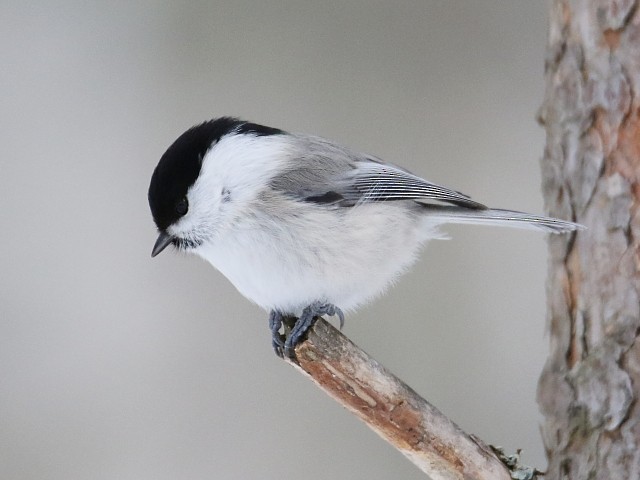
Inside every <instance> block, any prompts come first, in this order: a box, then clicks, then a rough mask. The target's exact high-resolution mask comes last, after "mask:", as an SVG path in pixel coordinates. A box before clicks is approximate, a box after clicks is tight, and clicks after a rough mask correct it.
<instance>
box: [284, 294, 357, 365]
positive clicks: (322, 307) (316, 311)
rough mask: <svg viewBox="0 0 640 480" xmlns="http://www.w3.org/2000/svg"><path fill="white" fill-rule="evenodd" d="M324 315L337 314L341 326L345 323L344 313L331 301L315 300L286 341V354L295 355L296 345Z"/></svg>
mask: <svg viewBox="0 0 640 480" xmlns="http://www.w3.org/2000/svg"><path fill="white" fill-rule="evenodd" d="M323 315H330V316H334V315H337V316H338V318H339V319H340V328H342V326H343V325H344V314H343V313H342V310H340V309H339V308H338V307H336V306H335V305H332V304H330V303H322V302H314V303H312V304H311V305H309V306H308V307H307V308H305V309H304V310H303V311H302V315H300V318H298V320H296V323H295V324H294V326H293V328H292V329H291V332H289V336H288V337H287V339H286V340H285V342H284V347H283V351H284V355H286V356H287V357H289V358H293V357H295V350H294V349H295V347H296V345H298V343H300V342H301V341H302V337H304V335H305V334H306V333H307V330H309V328H311V327H312V326H313V324H314V323H315V321H316V320H317V319H318V318H320V317H321V316H323Z"/></svg>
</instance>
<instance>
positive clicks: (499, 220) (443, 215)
mask: <svg viewBox="0 0 640 480" xmlns="http://www.w3.org/2000/svg"><path fill="white" fill-rule="evenodd" d="M424 208H425V209H426V210H427V212H428V215H429V216H430V217H433V218H434V219H437V220H438V223H465V224H473V225H499V226H503V227H515V228H526V229H531V230H542V231H544V232H548V233H565V232H570V231H573V230H583V229H584V228H585V227H584V226H583V225H580V224H578V223H573V222H567V221H565V220H560V219H557V218H551V217H543V216H540V215H532V214H530V213H523V212H515V211H512V210H501V209H497V208H487V209H469V208H460V207H452V206H443V205H424Z"/></svg>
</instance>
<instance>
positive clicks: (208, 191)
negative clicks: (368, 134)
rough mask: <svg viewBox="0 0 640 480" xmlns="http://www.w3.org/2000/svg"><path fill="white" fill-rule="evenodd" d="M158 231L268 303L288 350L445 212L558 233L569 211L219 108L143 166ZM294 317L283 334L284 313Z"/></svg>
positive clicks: (365, 288) (356, 299)
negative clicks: (482, 197)
mask: <svg viewBox="0 0 640 480" xmlns="http://www.w3.org/2000/svg"><path fill="white" fill-rule="evenodd" d="M149 205H150V207H151V213H152V215H153V219H154V221H155V224H156V226H157V227H158V231H159V233H160V234H159V236H158V239H157V241H156V243H155V245H154V247H153V251H152V253H151V255H152V256H153V257H155V256H156V255H158V254H159V253H160V252H162V251H163V250H164V249H165V248H166V247H167V246H168V245H170V244H172V245H174V247H176V248H177V249H179V250H183V251H187V252H192V253H195V254H197V255H199V256H201V257H202V258H204V259H205V260H207V261H208V262H209V263H211V264H212V265H213V266H214V267H215V268H217V269H218V270H219V271H220V272H222V273H223V274H224V275H225V276H226V277H227V278H228V279H229V280H230V281H231V283H233V285H234V286H235V287H236V288H237V289H238V291H239V292H240V293H241V294H243V295H244V296H245V297H247V298H248V299H249V300H251V301H252V302H254V303H256V304H258V305H259V306H260V307H262V308H264V309H265V310H267V311H269V312H270V315H269V326H270V329H271V333H272V343H273V347H274V349H275V351H276V353H277V354H278V355H280V356H282V354H283V353H284V354H285V355H287V356H292V355H293V349H294V347H295V346H296V344H297V343H298V342H299V341H300V340H301V339H302V337H303V336H304V334H305V332H306V331H307V329H308V328H309V327H310V326H311V325H312V324H313V322H314V320H315V318H317V317H319V316H322V315H338V316H339V317H340V322H341V324H342V322H343V321H344V316H343V313H342V310H341V309H344V310H347V311H349V310H353V309H355V308H356V307H358V306H359V305H362V304H364V303H365V302H367V301H368V300H370V299H372V298H373V297H375V296H377V295H380V294H381V293H382V292H383V291H384V290H385V289H386V288H387V287H388V286H389V285H390V284H392V283H393V282H394V280H396V279H397V278H398V276H399V275H401V274H402V273H403V272H405V271H406V270H407V269H408V268H409V267H410V266H411V265H412V264H413V263H414V262H415V261H416V258H417V256H418V253H419V251H420V249H421V247H422V246H423V245H424V244H425V242H427V241H428V240H431V239H434V238H446V236H445V235H443V234H442V233H440V231H439V229H438V227H439V226H440V225H442V224H444V223H470V224H484V225H504V226H512V227H518V228H531V229H537V230H542V231H546V232H551V233H562V232H567V231H571V230H576V229H578V228H580V225H577V224H575V223H572V222H566V221H563V220H558V219H555V218H548V217H542V216H537V215H530V214H528V213H521V212H514V211H510V210H498V209H490V208H488V207H486V206H484V205H482V204H481V203H478V202H475V201H473V200H471V199H470V198H469V197H468V196H467V195H464V194H462V193H460V192H457V191H455V190H451V189H449V188H447V187H443V186H441V185H437V184H435V183H431V182H429V181H427V180H424V179H422V178H420V177H418V176H416V175H413V174H412V173H410V172H409V171H407V170H405V169H403V168H400V167H398V166H395V165H392V164H389V163H385V162H383V161H382V160H380V159H379V158H376V157H374V156H371V155H367V154H364V153H358V152H354V151H352V150H349V149H348V148H345V147H342V146H340V145H337V144H335V143H333V142H331V141H329V140H326V139H324V138H320V137H315V136H310V135H304V134H299V133H288V132H285V131H283V130H279V129H276V128H271V127H266V126H263V125H258V124H255V123H249V122H246V121H243V120H239V119H236V118H231V117H222V118H218V119H214V120H211V121H207V122H204V123H202V124H200V125H197V126H195V127H193V128H191V129H189V130H187V131H186V132H185V133H183V134H182V135H181V136H180V137H179V138H178V139H177V140H176V141H175V142H174V143H173V144H172V145H171V146H170V147H169V148H168V150H167V151H166V152H165V153H164V155H163V156H162V158H161V159H160V162H159V163H158V165H157V167H156V168H155V170H154V172H153V176H152V177H151V185H150V186H149ZM292 318H293V319H297V320H295V323H294V324H293V328H292V330H291V332H289V335H288V337H287V338H286V339H285V338H284V335H282V334H281V333H280V330H281V327H282V324H283V322H286V321H287V320H290V319H292Z"/></svg>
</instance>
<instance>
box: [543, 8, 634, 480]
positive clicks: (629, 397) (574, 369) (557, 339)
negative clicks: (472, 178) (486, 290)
mask: <svg viewBox="0 0 640 480" xmlns="http://www.w3.org/2000/svg"><path fill="white" fill-rule="evenodd" d="M638 3H639V2H638V0H636V1H633V0H610V1H605V0H553V2H552V4H551V14H550V30H549V44H548V46H547V58H546V66H545V71H546V73H545V75H546V94H545V98H544V102H543V105H542V107H541V110H540V115H539V116H540V122H541V123H542V124H543V125H544V127H545V130H546V133H547V145H546V149H545V152H544V158H543V160H542V173H543V190H544V194H545V199H546V203H547V207H548V209H549V211H550V213H551V214H552V215H554V216H559V217H561V218H567V219H573V220H575V221H577V222H579V223H582V224H584V225H585V226H587V228H588V230H585V231H580V232H578V233H577V234H576V235H574V236H573V237H572V238H569V237H568V236H557V237H553V238H552V239H551V240H550V242H551V243H550V251H551V255H550V265H549V279H548V302H549V306H548V318H549V332H550V341H551V352H550V356H549V359H548V361H547V363H546V365H545V367H544V371H543V373H542V376H541V378H540V383H539V385H538V403H539V405H540V408H541V410H542V413H543V414H544V417H545V419H544V423H543V426H542V435H543V439H544V444H545V447H546V450H547V455H548V460H549V466H548V476H547V477H546V478H548V479H550V480H554V479H561V478H562V479H576V480H577V479H581V480H584V479H612V480H613V479H640V402H638V399H639V398H640V342H638V335H639V332H640V304H639V299H640V295H639V287H640V283H639V279H640V274H639V272H638V270H639V269H638V267H639V265H640V251H639V250H638V245H639V240H640V210H639V208H638V206H639V203H640V185H639V184H638V177H639V175H640V8H638V7H639V5H638Z"/></svg>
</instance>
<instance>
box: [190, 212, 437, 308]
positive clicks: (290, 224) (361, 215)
mask: <svg viewBox="0 0 640 480" xmlns="http://www.w3.org/2000/svg"><path fill="white" fill-rule="evenodd" d="M306 208H307V209H308V208H309V207H306ZM355 208H356V209H357V210H358V211H357V212H355V214H354V212H353V210H352V209H345V210H343V211H341V213H340V214H339V213H336V211H326V210H322V209H319V208H318V209H316V210H315V211H313V214H312V215H311V216H309V215H303V214H302V213H301V212H299V211H298V212H286V213H283V214H282V215H279V216H278V218H277V219H275V221H274V218H273V216H267V215H264V216H263V217H262V218H259V221H254V224H253V225H247V224H246V223H245V224H244V225H242V226H241V227H240V228H234V229H232V230H231V232H230V233H228V234H226V235H224V236H223V238H221V239H219V240H218V241H216V242H215V244H214V243H209V244H205V245H202V246H201V247H199V248H198V249H197V251H196V253H198V254H199V255H200V256H202V257H203V258H204V259H206V260H207V261H209V262H210V263H211V264H212V265H213V266H214V267H216V268H217V269H218V270H219V271H220V272H222V273H223V274H224V275H225V276H226V277H227V278H228V279H229V280H230V281H231V283H233V285H234V286H235V287H236V288H237V289H238V291H239V292H240V293H242V294H243V295H244V296H245V297H247V298H248V299H249V300H251V301H253V302H255V303H256V304H258V305H259V306H261V307H263V308H264V309H266V310H271V309H277V310H280V311H282V312H283V313H288V314H292V315H299V314H300V312H301V311H302V309H303V308H304V307H306V306H307V305H309V304H311V303H313V302H315V301H321V302H328V303H332V304H334V305H336V306H337V307H339V308H341V309H343V310H345V311H348V310H353V309H354V308H356V307H357V306H358V305H360V304H362V303H364V302H366V301H367V300H369V299H371V298H372V297H374V296H376V295H379V294H381V293H382V292H383V291H384V290H385V288H386V287H387V286H388V285H389V284H390V283H392V282H393V281H394V280H395V279H396V278H397V276H398V275H399V274H401V273H403V272H404V271H405V270H406V269H407V268H408V267H409V266H410V265H411V264H412V263H413V262H414V261H415V258H416V255H417V253H418V251H419V249H420V246H421V245H422V244H423V243H424V241H425V240H427V239H428V238H433V237H437V236H438V235H437V233H435V227H433V228H430V226H429V225H425V223H424V220H422V219H420V218H419V217H416V216H415V215H412V214H410V213H408V212H407V210H406V209H404V208H401V206H400V205H398V207H397V208H394V207H393V206H392V205H389V204H386V205H379V204H366V205H362V206H358V207H355ZM306 211H308V210H305V212H306ZM292 213H295V214H292ZM274 226H277V227H279V228H277V229H276V228H274Z"/></svg>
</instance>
